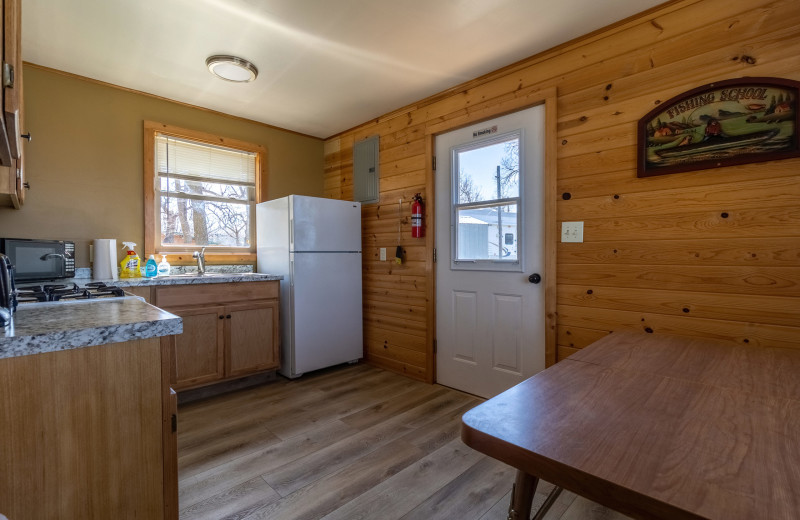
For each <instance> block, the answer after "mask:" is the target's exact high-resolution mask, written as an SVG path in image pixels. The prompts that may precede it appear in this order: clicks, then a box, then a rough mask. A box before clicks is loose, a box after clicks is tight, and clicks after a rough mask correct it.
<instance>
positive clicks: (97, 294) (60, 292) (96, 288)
mask: <svg viewBox="0 0 800 520" xmlns="http://www.w3.org/2000/svg"><path fill="white" fill-rule="evenodd" d="M122 296H125V291H123V290H122V289H120V288H119V287H117V286H115V285H107V284H105V283H104V282H89V283H87V284H86V285H84V286H83V287H81V286H79V285H78V284H76V283H69V284H36V285H25V286H22V287H18V288H17V302H18V303H30V302H66V301H73V300H91V299H97V298H119V297H122Z"/></svg>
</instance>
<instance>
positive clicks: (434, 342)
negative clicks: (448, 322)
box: [433, 340, 438, 354]
mask: <svg viewBox="0 0 800 520" xmlns="http://www.w3.org/2000/svg"><path fill="white" fill-rule="evenodd" d="M437 348H438V345H437V344H436V340H433V353H434V354H436V349H437Z"/></svg>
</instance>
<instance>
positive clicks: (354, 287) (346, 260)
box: [256, 195, 364, 378]
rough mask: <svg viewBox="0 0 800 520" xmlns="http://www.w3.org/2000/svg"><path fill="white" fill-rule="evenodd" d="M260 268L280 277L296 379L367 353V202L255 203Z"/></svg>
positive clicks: (284, 329)
mask: <svg viewBox="0 0 800 520" xmlns="http://www.w3.org/2000/svg"><path fill="white" fill-rule="evenodd" d="M256 243H257V244H258V246H257V252H258V264H257V269H258V272H259V273H269V274H278V275H283V280H281V306H280V323H281V368H280V373H281V374H283V375H285V376H286V377H289V378H295V377H299V376H301V375H303V373H305V372H310V371H312V370H318V369H320V368H325V367H329V366H333V365H337V364H340V363H346V362H351V361H356V360H358V359H359V358H361V357H363V344H364V341H363V330H362V329H363V325H362V308H361V203H360V202H350V201H342V200H334V199H321V198H317V197H305V196H301V195H289V196H288V197H283V198H280V199H275V200H271V201H268V202H262V203H261V204H257V205H256Z"/></svg>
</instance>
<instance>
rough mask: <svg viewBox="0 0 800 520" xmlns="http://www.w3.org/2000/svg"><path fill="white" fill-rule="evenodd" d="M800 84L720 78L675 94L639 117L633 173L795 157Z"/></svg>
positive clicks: (798, 153) (661, 172) (798, 148)
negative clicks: (635, 169)
mask: <svg viewBox="0 0 800 520" xmlns="http://www.w3.org/2000/svg"><path fill="white" fill-rule="evenodd" d="M799 91H800V82H796V81H791V80H785V79H780V78H739V79H732V80H727V81H719V82H717V83H711V84H708V85H704V86H702V87H698V88H695V89H692V90H690V91H688V92H685V93H683V94H681V95H679V96H676V97H674V98H672V99H670V100H669V101H667V102H666V103H664V104H662V105H661V106H659V107H658V108H656V109H654V110H652V111H651V112H650V113H649V114H647V115H646V116H644V117H643V118H642V119H640V120H639V131H638V134H637V135H638V138H639V143H638V166H637V176H638V177H649V176H653V175H664V174H667V173H677V172H685V171H692V170H703V169H707V168H719V167H721V166H728V165H732V164H742V163H747V162H757V161H771V160H775V159H785V158H788V157H796V156H800V141H799V140H798V132H797V129H798V122H800V120H799V119H798V107H797V99H798V92H799Z"/></svg>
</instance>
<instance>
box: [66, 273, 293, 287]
mask: <svg viewBox="0 0 800 520" xmlns="http://www.w3.org/2000/svg"><path fill="white" fill-rule="evenodd" d="M273 280H283V276H281V275H274V274H262V273H207V274H205V275H203V276H197V275H181V274H179V275H172V276H164V277H155V278H120V279H118V280H91V279H88V278H74V279H73V280H72V281H74V282H76V283H77V284H78V285H85V284H86V282H105V283H107V284H109V285H111V284H113V285H116V286H118V287H147V286H150V285H196V284H204V283H231V282H234V283H235V282H269V281H273Z"/></svg>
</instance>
